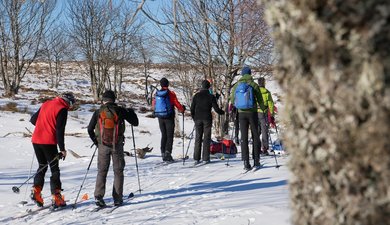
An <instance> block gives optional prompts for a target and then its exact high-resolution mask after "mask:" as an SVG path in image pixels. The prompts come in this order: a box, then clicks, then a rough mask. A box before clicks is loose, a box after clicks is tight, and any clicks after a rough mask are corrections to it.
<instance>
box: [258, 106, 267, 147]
mask: <svg viewBox="0 0 390 225" xmlns="http://www.w3.org/2000/svg"><path fill="white" fill-rule="evenodd" d="M258 115H259V137H260V135H261V144H262V145H261V148H262V150H264V151H265V150H268V148H269V146H268V145H269V143H268V113H258Z"/></svg>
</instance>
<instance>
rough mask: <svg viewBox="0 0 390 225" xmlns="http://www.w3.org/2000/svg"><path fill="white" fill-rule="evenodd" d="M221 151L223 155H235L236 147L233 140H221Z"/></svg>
mask: <svg viewBox="0 0 390 225" xmlns="http://www.w3.org/2000/svg"><path fill="white" fill-rule="evenodd" d="M222 151H223V154H229V155H232V154H237V146H236V144H235V143H234V141H233V140H229V139H223V140H222Z"/></svg>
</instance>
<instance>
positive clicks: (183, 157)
mask: <svg viewBox="0 0 390 225" xmlns="http://www.w3.org/2000/svg"><path fill="white" fill-rule="evenodd" d="M184 161H185V156H184V111H183V165H184Z"/></svg>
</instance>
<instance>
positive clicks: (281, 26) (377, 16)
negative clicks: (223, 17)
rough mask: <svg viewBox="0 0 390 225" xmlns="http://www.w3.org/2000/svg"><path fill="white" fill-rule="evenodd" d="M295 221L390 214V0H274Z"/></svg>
mask: <svg viewBox="0 0 390 225" xmlns="http://www.w3.org/2000/svg"><path fill="white" fill-rule="evenodd" d="M261 2H263V3H264V2H265V3H266V4H267V8H268V9H267V15H268V20H269V22H270V25H271V26H272V27H273V35H274V37H275V46H276V48H277V49H278V53H279V56H280V62H279V63H278V64H277V65H276V68H277V72H276V77H277V79H278V81H279V83H280V84H281V86H282V88H283V89H284V91H285V93H286V95H285V111H286V113H285V114H284V116H285V118H286V120H287V122H288V126H286V131H285V141H286V145H287V148H288V151H289V152H290V153H291V159H290V169H291V171H292V174H293V176H292V179H291V180H290V182H289V183H290V196H291V199H292V212H293V213H292V215H293V216H292V218H293V223H294V224H323V225H335V224H343V225H352V224H388V223H389V222H388V221H390V201H389V190H390V189H389V186H390V179H389V178H390V170H389V165H390V154H389V146H390V139H389V133H390V126H389V124H390V76H389V74H390V52H389V47H388V46H389V45H390V36H389V32H390V22H389V12H390V5H389V4H388V2H386V1H382V0H371V1H320V0H293V1H281V0H267V1H261Z"/></svg>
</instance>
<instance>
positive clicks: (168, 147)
mask: <svg viewBox="0 0 390 225" xmlns="http://www.w3.org/2000/svg"><path fill="white" fill-rule="evenodd" d="M158 124H159V126H160V131H161V144H160V146H161V147H160V149H161V155H162V157H163V159H164V157H170V156H171V154H172V145H173V134H174V132H175V118H174V117H172V118H167V119H162V118H158Z"/></svg>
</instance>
